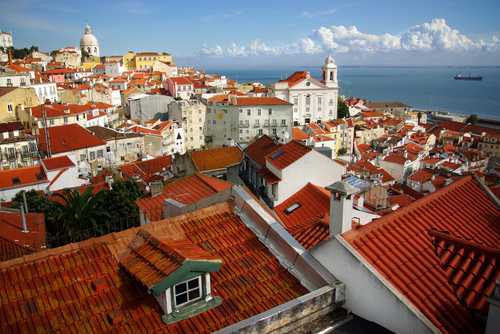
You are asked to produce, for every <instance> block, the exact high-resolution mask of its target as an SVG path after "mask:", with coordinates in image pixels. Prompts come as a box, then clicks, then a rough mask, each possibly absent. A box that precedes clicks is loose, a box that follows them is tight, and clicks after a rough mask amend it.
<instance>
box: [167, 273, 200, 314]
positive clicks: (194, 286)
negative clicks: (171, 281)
mask: <svg viewBox="0 0 500 334" xmlns="http://www.w3.org/2000/svg"><path fill="white" fill-rule="evenodd" d="M200 298H201V277H200V276H198V277H195V278H192V279H190V280H187V281H184V282H182V283H179V284H176V285H175V286H174V299H175V306H176V307H179V306H182V305H185V304H187V303H190V302H193V301H195V300H198V299H200Z"/></svg>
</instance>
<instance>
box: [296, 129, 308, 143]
mask: <svg viewBox="0 0 500 334" xmlns="http://www.w3.org/2000/svg"><path fill="white" fill-rule="evenodd" d="M308 138H309V135H308V134H307V133H305V132H304V131H302V129H300V128H292V139H293V140H298V141H303V140H306V139H308Z"/></svg>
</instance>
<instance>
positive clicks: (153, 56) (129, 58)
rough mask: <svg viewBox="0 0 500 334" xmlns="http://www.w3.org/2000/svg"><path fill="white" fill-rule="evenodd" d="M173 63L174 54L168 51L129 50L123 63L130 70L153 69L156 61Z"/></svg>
mask: <svg viewBox="0 0 500 334" xmlns="http://www.w3.org/2000/svg"><path fill="white" fill-rule="evenodd" d="M157 61H161V62H165V63H168V64H172V63H173V59H172V55H171V54H169V53H166V52H161V53H160V52H138V53H135V52H133V51H129V52H127V53H126V54H125V55H124V56H123V65H124V66H125V68H126V69H127V70H128V71H130V70H152V69H153V66H154V64H155V62H157Z"/></svg>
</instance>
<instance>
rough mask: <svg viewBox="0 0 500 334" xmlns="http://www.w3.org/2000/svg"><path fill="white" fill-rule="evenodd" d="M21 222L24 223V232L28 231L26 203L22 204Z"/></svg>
mask: <svg viewBox="0 0 500 334" xmlns="http://www.w3.org/2000/svg"><path fill="white" fill-rule="evenodd" d="M21 223H22V225H23V229H22V232H23V233H28V232H29V231H28V223H27V222H26V212H25V211H24V205H23V206H21Z"/></svg>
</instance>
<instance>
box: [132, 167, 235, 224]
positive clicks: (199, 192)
mask: <svg viewBox="0 0 500 334" xmlns="http://www.w3.org/2000/svg"><path fill="white" fill-rule="evenodd" d="M229 188H231V183H230V182H227V181H224V180H219V179H218V178H215V177H210V176H206V175H203V174H199V173H196V174H194V175H190V176H186V177H183V178H181V179H178V180H175V181H173V182H170V183H167V184H166V185H165V187H164V188H163V191H162V193H161V194H159V195H156V196H153V197H144V198H140V199H138V200H137V202H136V203H137V206H138V207H139V209H140V210H141V211H142V212H143V213H144V215H145V216H146V217H147V218H148V219H149V221H157V220H160V219H161V218H162V212H163V207H164V205H165V200H166V199H167V198H171V199H173V200H176V201H177V202H179V203H182V204H186V205H188V204H192V203H196V202H198V201H199V200H201V199H203V198H206V197H209V196H212V195H215V194H216V193H218V192H221V191H224V190H227V189H229Z"/></svg>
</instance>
